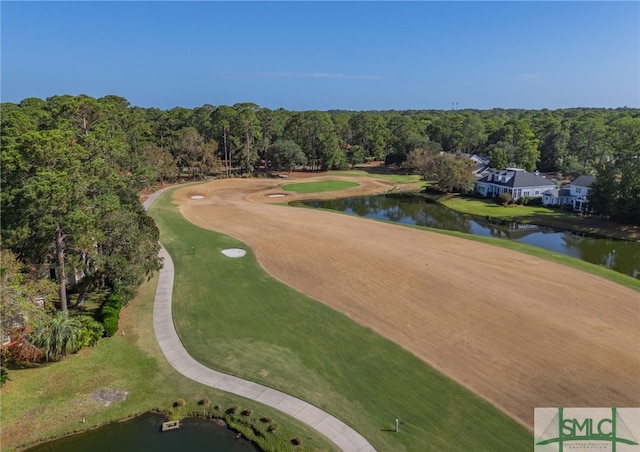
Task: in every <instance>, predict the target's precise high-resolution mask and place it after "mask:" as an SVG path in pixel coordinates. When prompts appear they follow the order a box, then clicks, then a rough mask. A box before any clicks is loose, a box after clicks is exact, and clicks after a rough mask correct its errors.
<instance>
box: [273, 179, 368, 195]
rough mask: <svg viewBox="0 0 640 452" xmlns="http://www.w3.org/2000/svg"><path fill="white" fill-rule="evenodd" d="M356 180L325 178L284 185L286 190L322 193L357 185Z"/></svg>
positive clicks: (283, 187)
mask: <svg viewBox="0 0 640 452" xmlns="http://www.w3.org/2000/svg"><path fill="white" fill-rule="evenodd" d="M357 186H358V184H356V183H355V182H347V181H342V180H324V181H319V182H300V183H296V184H286V185H283V186H282V189H283V190H284V191H291V192H295V193H322V192H326V191H336V190H343V189H345V188H351V187H357Z"/></svg>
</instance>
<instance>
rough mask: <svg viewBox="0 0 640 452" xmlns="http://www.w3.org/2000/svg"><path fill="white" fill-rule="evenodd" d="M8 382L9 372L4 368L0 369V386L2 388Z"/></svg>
mask: <svg viewBox="0 0 640 452" xmlns="http://www.w3.org/2000/svg"><path fill="white" fill-rule="evenodd" d="M8 380H10V378H9V372H7V369H5V368H4V367H0V386H4V384H5V383H6V382H7V381H8Z"/></svg>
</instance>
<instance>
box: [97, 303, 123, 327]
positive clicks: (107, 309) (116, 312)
mask: <svg viewBox="0 0 640 452" xmlns="http://www.w3.org/2000/svg"><path fill="white" fill-rule="evenodd" d="M123 305H124V301H123V299H122V297H121V296H120V295H115V294H111V295H109V298H107V300H106V301H105V302H104V303H103V304H102V307H101V308H100V317H101V318H102V324H103V325H104V335H105V337H111V336H113V335H114V334H116V332H117V331H118V322H119V320H120V310H121V309H122V306H123Z"/></svg>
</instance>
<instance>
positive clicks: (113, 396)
mask: <svg viewBox="0 0 640 452" xmlns="http://www.w3.org/2000/svg"><path fill="white" fill-rule="evenodd" d="M128 395H129V391H124V390H120V389H100V390H99V391H97V392H94V393H93V394H91V398H92V399H93V400H95V401H96V402H98V403H100V404H103V405H104V406H109V405H111V404H112V403H113V402H122V401H123V400H126V399H127V396H128Z"/></svg>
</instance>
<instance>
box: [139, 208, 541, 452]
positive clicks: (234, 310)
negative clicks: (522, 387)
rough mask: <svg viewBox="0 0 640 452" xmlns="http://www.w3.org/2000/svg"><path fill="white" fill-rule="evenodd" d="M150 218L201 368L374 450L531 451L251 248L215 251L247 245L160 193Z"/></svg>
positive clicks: (469, 399) (516, 433)
mask: <svg viewBox="0 0 640 452" xmlns="http://www.w3.org/2000/svg"><path fill="white" fill-rule="evenodd" d="M150 213H151V215H152V216H153V217H154V218H155V219H156V221H157V222H158V225H159V227H160V230H161V234H162V235H161V237H162V238H161V240H162V242H163V244H164V245H165V247H166V248H167V249H168V250H169V252H170V253H171V255H172V258H173V260H174V263H175V268H176V281H175V289H174V296H175V298H174V321H175V324H176V329H177V330H178V333H179V335H180V337H181V340H182V341H183V343H184V344H185V347H186V348H187V350H189V352H190V353H191V354H192V356H194V358H196V359H197V360H198V361H200V362H202V363H203V364H205V365H207V366H210V367H212V368H215V369H218V370H221V371H225V372H228V373H231V374H234V375H238V376H240V377H243V378H247V379H249V380H252V381H256V382H259V383H262V384H265V385H267V386H270V387H274V388H277V389H279V390H282V391H285V392H288V393H290V394H292V395H295V396H297V397H300V398H302V399H304V400H306V401H308V402H311V403H313V404H315V405H317V406H319V407H320V408H322V409H325V410H326V411H328V412H330V413H332V414H333V415H335V416H336V417H338V418H340V419H342V420H343V421H345V422H346V423H347V424H349V425H351V426H352V427H354V428H355V429H356V430H357V431H359V432H360V433H362V434H363V435H364V436H365V437H366V438H367V439H368V440H369V441H370V442H371V443H372V444H373V445H374V446H375V447H376V448H377V449H378V450H380V451H387V450H393V451H400V450H410V451H413V450H420V451H428V450H436V451H442V450H478V451H495V450H511V451H519V450H522V451H525V450H530V447H531V440H532V435H531V433H530V432H528V431H527V430H526V429H524V428H523V427H522V426H521V425H519V424H517V423H516V422H515V421H513V420H512V419H510V418H509V417H507V416H506V415H504V414H503V413H501V412H500V411H499V410H497V409H496V408H494V407H493V406H491V405H490V404H488V403H486V402H484V401H483V400H481V399H480V398H478V397H477V396H475V395H474V394H472V393H471V392H469V391H467V390H466V389H464V388H462V387H461V386H459V385H457V384H456V383H454V382H453V381H451V380H450V379H448V378H446V377H444V376H442V375H441V374H439V373H437V372H435V371H434V370H433V369H432V368H430V367H429V366H427V365H426V364H425V363H424V362H422V361H421V360H419V359H417V358H416V357H414V356H413V355H411V354H409V353H408V352H406V351H405V350H403V349H402V348H400V347H399V346H397V345H395V344H394V343H392V342H390V341H388V340H386V339H385V338H382V337H380V336H378V335H376V334H374V333H373V332H372V331H371V330H369V329H366V328H363V327H361V326H359V325H357V324H355V323H354V322H353V321H351V320H349V319H348V318H347V317H345V316H343V315H341V314H339V313H337V312H336V311H333V310H331V309H329V308H328V307H326V306H324V305H323V304H321V303H318V302H315V301H313V300H311V299H309V298H308V297H305V296H304V295H302V294H300V293H297V292H296V291H294V290H292V289H291V288H289V287H287V286H285V285H283V284H281V283H279V282H278V281H276V280H274V279H273V278H271V277H270V276H268V275H267V274H266V273H265V272H264V271H263V270H262V269H261V267H260V266H259V265H258V264H257V262H256V260H255V256H254V255H253V253H252V252H251V250H248V253H247V255H246V256H245V257H244V258H242V259H229V258H226V257H225V256H224V255H222V254H221V252H220V251H221V250H223V249H225V248H230V247H241V248H246V247H245V246H244V245H243V244H242V243H240V242H238V241H237V240H235V239H232V238H230V237H227V236H224V235H221V234H217V233H214V232H211V231H206V230H203V229H200V228H198V227H196V226H194V225H193V224H191V223H189V222H187V221H186V220H185V219H184V218H183V217H182V216H181V215H180V214H179V212H178V209H177V208H176V207H175V206H174V205H172V204H171V202H170V201H169V199H168V196H166V195H165V196H163V197H161V198H160V199H159V200H158V201H157V202H156V203H155V204H154V206H152V208H151V209H150ZM193 248H195V250H196V252H195V253H193V251H192V250H193ZM396 418H398V419H400V420H401V422H402V424H401V427H400V428H401V433H400V434H395V433H394V432H393V429H394V423H395V419H396Z"/></svg>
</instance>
